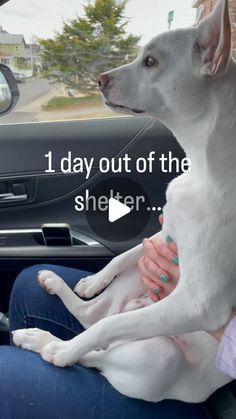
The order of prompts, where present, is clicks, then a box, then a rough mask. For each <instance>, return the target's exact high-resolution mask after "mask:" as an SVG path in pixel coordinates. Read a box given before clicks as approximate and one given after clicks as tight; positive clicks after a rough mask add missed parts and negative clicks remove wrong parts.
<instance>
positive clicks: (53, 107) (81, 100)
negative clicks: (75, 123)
mask: <svg viewBox="0 0 236 419" xmlns="http://www.w3.org/2000/svg"><path fill="white" fill-rule="evenodd" d="M96 106H103V100H102V97H101V95H90V96H84V97H63V96H55V97H53V98H52V99H51V100H50V101H49V102H48V104H47V105H44V106H42V110H43V111H50V112H51V111H63V110H71V109H83V108H93V107H96Z"/></svg>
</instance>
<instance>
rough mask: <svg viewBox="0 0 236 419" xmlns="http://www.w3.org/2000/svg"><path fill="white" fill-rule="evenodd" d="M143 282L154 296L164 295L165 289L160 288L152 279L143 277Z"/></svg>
mask: <svg viewBox="0 0 236 419" xmlns="http://www.w3.org/2000/svg"><path fill="white" fill-rule="evenodd" d="M141 280H142V283H143V284H144V286H145V287H146V288H147V290H148V291H149V292H152V293H153V294H156V295H161V294H163V289H162V288H161V287H158V286H157V285H156V283H155V282H153V281H152V280H150V278H148V277H146V276H141Z"/></svg>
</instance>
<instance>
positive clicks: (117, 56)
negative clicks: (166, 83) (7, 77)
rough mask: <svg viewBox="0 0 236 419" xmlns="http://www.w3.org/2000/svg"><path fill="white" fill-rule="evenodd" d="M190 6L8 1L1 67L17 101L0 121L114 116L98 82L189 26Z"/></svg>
mask: <svg viewBox="0 0 236 419" xmlns="http://www.w3.org/2000/svg"><path fill="white" fill-rule="evenodd" d="M192 3H193V1H192V0H167V1H165V2H163V0H147V1H143V0H128V1H121V0H97V1H92V0H90V1H89V0H83V1H80V0H50V1H47V2H46V1H41V0H20V1H19V0H10V1H9V2H8V3H6V4H5V5H3V6H2V7H1V8H0V22H1V26H0V61H1V63H3V64H6V65H8V66H9V67H10V68H11V70H12V71H13V73H14V76H15V78H16V81H17V83H18V86H19V90H20V95H21V97H20V100H19V102H18V104H17V106H16V108H15V109H14V111H13V112H12V113H11V114H9V115H6V116H4V117H2V118H0V123H1V124H2V123H19V122H38V121H55V120H71V119H84V118H100V117H111V116H119V115H118V114H115V113H113V112H111V111H110V110H108V109H107V108H106V107H105V106H104V104H103V100H102V98H101V94H100V92H99V89H98V88H97V83H96V79H97V76H98V75H99V74H100V73H101V72H103V71H106V70H109V69H111V68H113V67H118V66H120V65H122V64H125V63H127V62H130V61H132V59H133V58H134V57H135V56H136V55H137V53H138V51H139V50H140V48H141V47H142V46H143V45H144V44H145V43H146V42H147V41H149V40H150V39H151V38H152V37H153V36H155V35H157V34H159V33H161V32H163V31H165V30H168V28H169V27H171V28H176V27H184V26H188V25H191V24H193V23H194V21H195V18H196V8H193V7H192V6H193V4H192ZM198 3H199V1H198ZM168 21H169V23H168Z"/></svg>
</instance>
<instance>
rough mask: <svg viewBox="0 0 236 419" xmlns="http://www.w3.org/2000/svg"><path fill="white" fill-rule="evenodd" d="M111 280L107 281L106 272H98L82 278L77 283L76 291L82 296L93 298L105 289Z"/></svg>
mask: <svg viewBox="0 0 236 419" xmlns="http://www.w3.org/2000/svg"><path fill="white" fill-rule="evenodd" d="M109 283H110V281H107V280H106V278H105V276H104V274H101V275H100V273H98V274H95V275H92V276H87V278H83V279H81V280H80V281H79V282H78V284H77V285H76V287H75V289H74V292H76V294H78V295H79V296H80V297H85V298H92V297H94V296H95V295H96V294H99V292H101V291H103V290H104V289H105V288H106V287H107V285H108V284H109Z"/></svg>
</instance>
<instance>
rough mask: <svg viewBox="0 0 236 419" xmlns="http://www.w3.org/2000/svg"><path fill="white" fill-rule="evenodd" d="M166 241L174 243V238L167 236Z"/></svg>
mask: <svg viewBox="0 0 236 419" xmlns="http://www.w3.org/2000/svg"><path fill="white" fill-rule="evenodd" d="M166 241H167V243H172V242H173V241H174V240H173V239H172V237H170V236H167V237H166Z"/></svg>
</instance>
